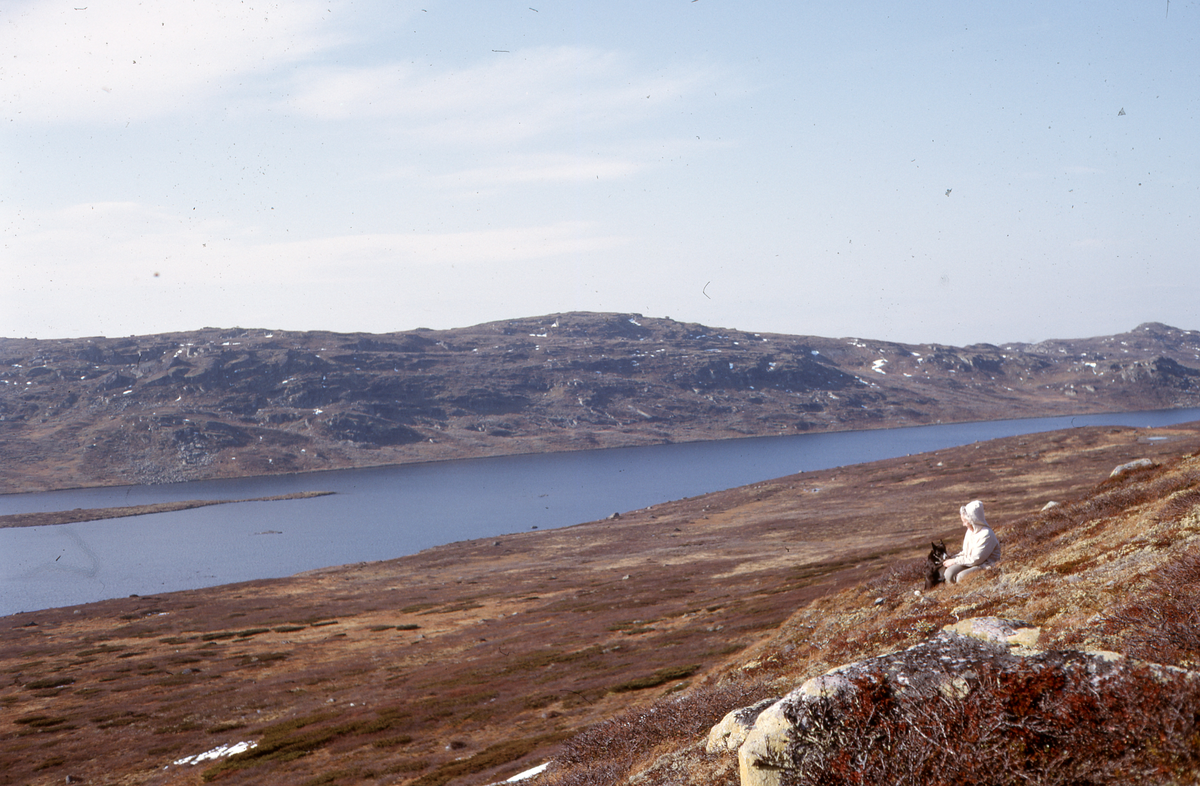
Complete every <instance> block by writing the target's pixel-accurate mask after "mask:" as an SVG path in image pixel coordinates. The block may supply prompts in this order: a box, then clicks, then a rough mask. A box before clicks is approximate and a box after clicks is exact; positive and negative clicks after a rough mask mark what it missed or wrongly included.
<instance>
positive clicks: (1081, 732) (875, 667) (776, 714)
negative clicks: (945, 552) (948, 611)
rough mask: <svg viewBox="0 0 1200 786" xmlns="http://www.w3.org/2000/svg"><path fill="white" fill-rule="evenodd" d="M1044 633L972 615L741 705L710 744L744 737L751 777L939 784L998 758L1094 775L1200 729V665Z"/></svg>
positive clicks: (776, 784) (967, 777) (1035, 769)
mask: <svg viewBox="0 0 1200 786" xmlns="http://www.w3.org/2000/svg"><path fill="white" fill-rule="evenodd" d="M1038 636H1039V630H1038V628H1036V627H1034V626H1031V625H1029V624H1027V623H1023V622H1019V621H1014V620H1004V619H997V618H978V619H968V620H963V621H961V622H959V623H957V624H955V625H951V626H947V627H946V628H944V629H943V630H942V631H941V632H940V633H938V634H937V635H935V636H934V637H932V638H930V639H929V640H928V641H925V642H923V643H921V644H918V645H916V646H914V647H910V648H908V649H905V650H902V651H900V652H896V653H892V654H889V655H883V656H880V657H876V658H870V659H867V660H863V661H859V662H856V663H851V664H847V665H844V666H840V667H838V668H836V669H833V670H831V671H830V672H828V673H826V674H823V675H821V676H818V677H814V678H812V679H809V680H808V681H806V682H805V683H804V684H803V685H801V686H800V687H798V688H797V689H795V690H793V691H792V692H791V693H788V694H787V695H786V696H784V697H783V698H781V699H778V700H776V701H767V702H760V703H759V704H756V705H754V706H753V707H747V708H743V709H741V710H735V711H734V712H731V713H730V714H729V715H727V716H726V717H725V719H724V720H722V722H721V723H720V724H718V725H717V726H716V727H714V728H713V730H712V732H711V733H710V735H709V739H708V751H709V752H710V753H718V752H720V751H722V750H732V749H733V748H734V747H735V746H736V748H737V751H738V764H739V772H740V776H741V783H742V786H788V784H799V783H810V782H818V783H826V782H830V783H832V782H838V783H895V782H909V781H911V782H916V780H922V778H921V774H922V773H925V774H929V773H936V774H937V776H938V777H937V778H934V779H933V781H928V782H939V783H940V782H947V781H953V780H955V779H959V780H961V781H966V782H1000V781H999V780H995V779H994V778H995V777H997V776H996V775H995V773H989V770H988V768H989V767H994V766H1002V767H1005V768H1007V769H1006V770H1004V771H1005V772H1006V773H1008V774H1006V775H1005V778H1009V776H1010V775H1011V776H1012V778H1009V779H1010V780H1011V779H1016V780H1020V779H1021V778H1022V777H1024V776H1025V775H1029V776H1032V777H1034V778H1035V779H1036V777H1038V776H1040V775H1044V774H1046V773H1047V772H1050V771H1054V772H1056V773H1057V774H1059V775H1061V774H1063V772H1065V770H1064V769H1063V768H1067V769H1071V768H1074V769H1073V770H1072V772H1077V774H1078V775H1079V776H1080V777H1082V778H1083V780H1081V781H1079V782H1090V781H1089V780H1088V778H1089V777H1092V776H1093V775H1094V773H1093V771H1092V770H1090V769H1087V768H1089V767H1093V768H1094V767H1102V766H1110V767H1111V768H1116V769H1117V770H1119V769H1122V768H1128V767H1129V766H1131V764H1130V762H1133V763H1134V764H1135V765H1136V764H1139V763H1140V762H1142V759H1139V758H1138V757H1139V756H1141V757H1143V758H1145V756H1151V757H1152V756H1156V755H1159V754H1158V753H1157V752H1154V751H1150V752H1147V751H1146V750H1143V749H1142V748H1140V747H1139V746H1140V745H1141V744H1142V741H1144V740H1149V739H1159V738H1160V737H1161V736H1162V735H1168V736H1171V737H1174V738H1178V739H1183V740H1186V739H1190V738H1191V736H1190V735H1193V734H1196V733H1197V732H1198V731H1200V722H1198V721H1197V718H1200V674H1197V673H1195V672H1189V671H1185V670H1182V669H1175V668H1171V667H1167V666H1159V665H1155V664H1147V663H1143V662H1139V661H1132V660H1128V659H1125V658H1122V657H1120V656H1117V655H1114V654H1113V653H1104V652H1079V651H1062V650H1058V651H1041V650H1038V649H1036V646H1037V640H1038ZM1163 708H1166V709H1163ZM1160 710H1162V711H1161V712H1160ZM1168 726H1169V727H1170V728H1167V727H1168ZM1179 735H1183V736H1182V737H1180V736H1179ZM1151 747H1153V746H1151ZM983 751H986V756H981V755H975V754H976V753H977V752H983ZM1097 762H1099V763H1097ZM1014 768H1015V769H1014ZM1014 773H1016V774H1014ZM980 779H982V780H980ZM1068 780H1070V779H1069V778H1068ZM1004 782H1008V781H1007V780H1005V781H1004Z"/></svg>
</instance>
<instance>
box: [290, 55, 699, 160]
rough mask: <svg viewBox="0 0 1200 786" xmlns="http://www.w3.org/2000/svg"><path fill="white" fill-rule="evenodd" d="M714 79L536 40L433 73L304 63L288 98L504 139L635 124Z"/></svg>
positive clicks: (399, 123) (325, 113) (305, 105)
mask: <svg viewBox="0 0 1200 786" xmlns="http://www.w3.org/2000/svg"><path fill="white" fill-rule="evenodd" d="M714 78H715V74H714V73H713V72H712V70H711V69H703V68H701V69H694V68H687V67H684V66H675V67H673V68H671V69H669V70H664V71H660V72H658V73H653V74H650V73H643V72H641V71H639V70H638V69H637V68H636V67H635V64H633V63H632V62H630V60H629V59H628V58H626V57H625V56H623V55H620V54H618V53H614V52H605V51H600V50H596V49H591V48H584V47H540V48H533V49H527V50H518V51H513V52H505V53H496V54H495V57H493V58H491V59H490V60H489V61H486V62H481V63H479V64H476V65H473V66H470V67H467V68H461V69H443V70H437V71H433V72H431V70H430V69H429V68H428V67H424V68H423V67H420V66H417V65H413V64H408V63H393V64H387V65H379V66H371V67H360V68H310V69H306V70H304V71H302V72H300V73H299V74H298V75H297V79H296V81H297V84H296V85H295V87H294V88H293V90H292V91H291V95H292V97H291V98H290V99H289V101H288V105H289V107H290V108H291V109H293V110H295V111H297V112H300V113H303V114H306V115H310V116H312V117H316V118H320V119H324V120H366V119H377V120H389V121H392V122H393V123H394V124H395V125H394V126H393V128H394V130H396V131H399V132H402V133H408V134H413V135H417V136H421V137H425V138H429V139H434V140H437V141H453V142H473V143H478V142H511V141H517V140H523V139H529V138H532V137H536V136H539V135H542V134H545V133H549V132H553V131H557V130H560V129H563V128H568V127H570V128H584V129H589V128H595V127H599V126H604V127H613V126H620V125H623V124H626V123H629V122H634V121H637V120H639V119H642V118H645V117H648V116H651V115H654V114H656V113H657V112H658V111H660V110H661V108H662V107H663V105H664V104H667V105H670V103H669V102H671V101H674V100H677V99H678V98H680V97H682V96H685V95H690V94H692V93H695V92H696V91H697V89H698V88H699V87H700V86H701V85H703V84H706V83H710V82H711V81H712V80H713V79H714Z"/></svg>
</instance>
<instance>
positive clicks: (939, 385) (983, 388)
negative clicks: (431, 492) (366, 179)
mask: <svg viewBox="0 0 1200 786" xmlns="http://www.w3.org/2000/svg"><path fill="white" fill-rule="evenodd" d="M1198 354H1200V332H1194V331H1181V330H1176V329H1174V328H1170V327H1167V326H1165V325H1148V326H1141V327H1139V328H1138V329H1137V330H1135V331H1133V332H1131V333H1123V334H1120V335H1118V336H1110V337H1104V338H1093V339H1078V340H1069V341H1048V342H1043V343H1041V344H1037V345H1027V344H1005V345H1004V346H993V345H989V344H977V345H974V346H971V347H958V348H956V347H948V346H942V345H930V344H898V343H895V342H890V341H875V340H870V339H861V338H822V337H819V336H787V335H778V334H759V333H750V332H745V331H738V330H727V329H723V328H721V329H718V328H710V327H705V326H703V325H698V324H690V323H681V322H675V321H673V320H671V319H656V318H649V317H643V316H641V315H638V314H591V313H565V314H555V315H548V316H544V317H532V318H527V319H513V320H505V321H503V322H494V323H489V324H485V325H476V326H473V327H467V328H456V329H453V330H426V329H420V328H418V329H417V330H412V331H407V332H402V333H389V334H384V335H369V334H363V333H329V332H324V331H313V332H303V333H301V332H291V331H281V330H262V329H242V328H233V329H229V330H222V329H217V328H205V329H202V330H195V331H188V332H181V333H169V334H161V335H156V336H140V337H130V338H104V337H100V336H93V337H91V338H68V339H56V340H36V339H9V338H0V443H3V444H4V445H5V450H6V454H5V458H7V459H8V461H7V462H6V463H5V464H4V465H2V466H0V490H3V491H5V492H15V491H25V490H38V489H46V488H61V487H71V486H88V485H96V484H108V483H133V482H160V481H164V480H185V479H192V480H198V479H202V478H215V477H237V476H242V475H248V474H253V475H258V474H274V473H278V472H299V471H310V470H326V469H339V468H347V467H355V466H368V465H377V464H391V463H403V462H408V461H435V460H443V459H455V458H467V457H474V456H482V455H499V454H511V453H539V452H547V451H559V450H580V449H591V448H602V447H625V446H631V445H648V444H661V443H666V442H685V441H695V440H713V439H729V438H739V437H747V436H775V435H780V434H800V433H805V432H820V431H830V430H835V431H844V430H852V429H863V428H890V427H898V426H912V425H921V424H927V423H934V422H947V423H949V422H955V421H958V422H961V421H977V420H994V419H998V418H1017V417H1034V416H1046V415H1063V414H1071V415H1074V414H1081V413H1085V412H1115V411H1121V410H1130V409H1158V408H1167V407H1184V406H1200V368H1195V365H1196V358H1197V355H1198ZM182 423H190V424H196V425H195V426H194V428H196V429H200V428H201V426H200V425H199V424H204V425H203V427H202V430H203V432H204V434H198V433H195V432H194V431H187V432H185V433H183V434H182V435H178V436H176V434H175V432H177V431H179V429H180V428H181V426H180V425H179V424H182ZM220 426H223V427H225V428H226V429H235V430H238V431H240V432H241V433H243V434H245V435H246V436H247V437H248V439H237V440H230V439H229V437H228V435H227V434H226V435H220V434H217V431H218V430H219V427H220Z"/></svg>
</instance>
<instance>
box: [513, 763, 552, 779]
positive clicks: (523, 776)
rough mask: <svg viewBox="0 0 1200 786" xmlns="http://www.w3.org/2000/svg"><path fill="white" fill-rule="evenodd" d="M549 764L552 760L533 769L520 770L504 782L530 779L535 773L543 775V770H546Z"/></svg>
mask: <svg viewBox="0 0 1200 786" xmlns="http://www.w3.org/2000/svg"><path fill="white" fill-rule="evenodd" d="M549 766H550V762H546V763H545V764H539V765H538V766H536V767H533V768H532V769H528V770H525V772H518V773H517V774H516V775H514V776H512V777H511V778H509V779H508V780H506V781H504V782H505V783H516V782H518V781H523V780H528V779H529V778H532V777H533V776H535V775H541V774H542V773H543V772H545V771H546V768H547V767H549Z"/></svg>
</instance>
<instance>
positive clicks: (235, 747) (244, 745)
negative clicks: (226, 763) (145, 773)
mask: <svg viewBox="0 0 1200 786" xmlns="http://www.w3.org/2000/svg"><path fill="white" fill-rule="evenodd" d="M257 747H258V743H257V742H235V743H233V744H232V745H221V746H218V747H216V748H213V749H212V750H210V751H205V752H204V753H197V754H196V755H195V756H184V757H183V758H182V759H176V760H175V761H174V762H172V764H200V763H201V762H205V761H215V760H216V759H223V758H225V757H226V756H233V755H234V754H237V753H245V752H246V751H248V750H250V749H251V748H257Z"/></svg>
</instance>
